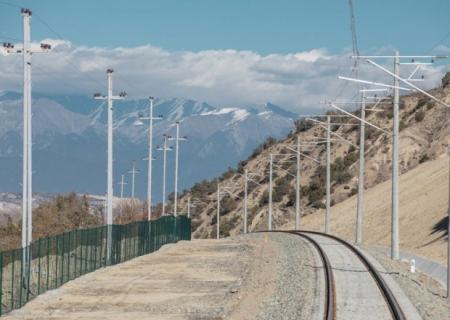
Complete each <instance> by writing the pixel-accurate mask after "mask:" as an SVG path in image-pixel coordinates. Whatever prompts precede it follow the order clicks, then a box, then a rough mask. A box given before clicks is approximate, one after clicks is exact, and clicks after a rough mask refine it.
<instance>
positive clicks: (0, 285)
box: [0, 251, 3, 317]
mask: <svg viewBox="0 0 450 320" xmlns="http://www.w3.org/2000/svg"><path fill="white" fill-rule="evenodd" d="M2 298H3V251H0V317H1V315H2V311H3V310H2V307H3V299H2Z"/></svg>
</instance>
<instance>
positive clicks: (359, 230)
mask: <svg viewBox="0 0 450 320" xmlns="http://www.w3.org/2000/svg"><path fill="white" fill-rule="evenodd" d="M361 120H362V121H361V125H360V127H359V130H360V132H359V176H358V205H357V209H356V244H362V218H363V192H364V144H365V132H364V130H365V128H366V124H365V120H366V91H365V88H363V91H362V104H361Z"/></svg>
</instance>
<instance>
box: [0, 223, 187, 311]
mask: <svg viewBox="0 0 450 320" xmlns="http://www.w3.org/2000/svg"><path fill="white" fill-rule="evenodd" d="M110 230H111V237H110V239H111V245H110V246H108V244H107V241H108V240H107V239H108V234H107V233H108V227H106V226H102V227H98V228H92V229H82V230H74V231H70V232H66V233H63V234H60V235H56V236H53V237H48V238H46V239H39V240H38V241H36V242H33V243H32V244H31V245H30V246H29V247H28V248H23V249H22V248H20V249H14V250H9V251H1V252H0V316H1V315H2V314H4V313H7V312H9V311H11V310H14V309H18V308H20V307H22V306H23V305H24V304H25V303H27V302H28V301H30V300H32V299H34V298H35V297H36V296H37V295H39V294H41V293H43V292H45V291H47V290H52V289H56V288H58V287H59V286H61V285H63V284H64V283H66V282H68V281H70V280H73V279H75V278H77V277H79V276H82V275H84V274H86V273H89V272H92V271H94V270H96V269H99V268H102V267H106V266H109V265H114V264H118V263H121V262H124V261H127V260H130V259H133V258H135V257H138V256H141V255H144V254H148V253H151V252H154V251H157V250H158V249H159V248H161V246H163V245H164V244H167V243H176V242H178V241H180V240H191V220H190V219H188V218H187V217H186V216H178V217H176V218H175V217H173V216H165V217H162V218H160V219H158V220H152V221H139V222H133V223H130V224H127V225H113V226H112V229H110ZM108 248H110V250H109V251H110V252H108ZM27 257H28V259H27ZM28 261H29V263H28Z"/></svg>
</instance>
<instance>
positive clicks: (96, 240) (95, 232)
mask: <svg viewBox="0 0 450 320" xmlns="http://www.w3.org/2000/svg"><path fill="white" fill-rule="evenodd" d="M94 234H95V237H94V257H95V258H94V269H95V270H97V244H98V228H94Z"/></svg>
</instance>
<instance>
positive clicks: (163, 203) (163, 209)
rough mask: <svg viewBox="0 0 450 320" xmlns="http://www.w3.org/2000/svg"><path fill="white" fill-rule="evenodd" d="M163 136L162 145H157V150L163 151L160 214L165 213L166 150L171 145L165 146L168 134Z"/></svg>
mask: <svg viewBox="0 0 450 320" xmlns="http://www.w3.org/2000/svg"><path fill="white" fill-rule="evenodd" d="M163 137H164V145H163V147H158V148H157V150H159V151H163V152H164V158H163V201H162V215H163V216H164V214H165V213H166V159H167V156H166V152H167V151H170V150H172V147H167V139H168V138H169V136H167V135H165V134H164V135H163Z"/></svg>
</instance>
